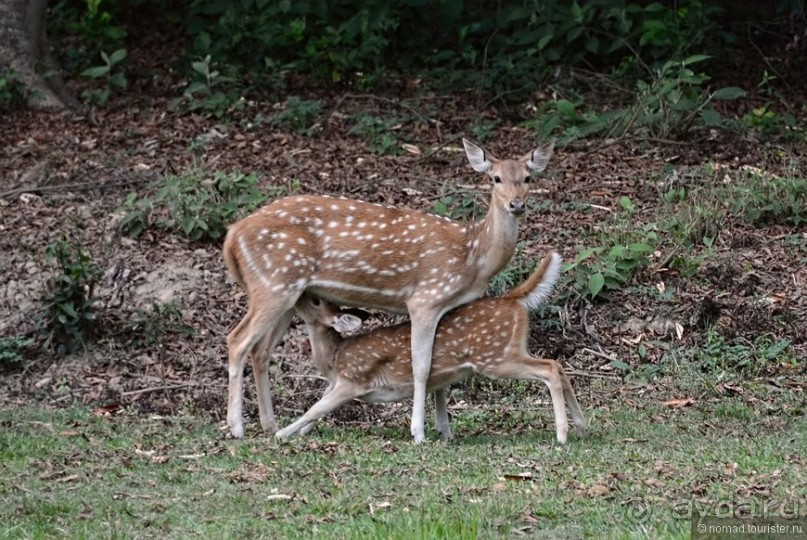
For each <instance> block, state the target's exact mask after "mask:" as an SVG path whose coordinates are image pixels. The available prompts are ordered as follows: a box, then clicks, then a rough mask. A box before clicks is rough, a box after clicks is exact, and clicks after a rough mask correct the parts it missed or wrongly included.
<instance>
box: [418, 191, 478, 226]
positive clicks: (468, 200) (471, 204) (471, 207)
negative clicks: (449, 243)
mask: <svg viewBox="0 0 807 540" xmlns="http://www.w3.org/2000/svg"><path fill="white" fill-rule="evenodd" d="M430 212H432V213H434V214H437V215H438V216H445V217H449V218H451V219H455V220H459V221H468V220H471V219H475V218H476V217H478V216H480V215H482V213H483V207H481V206H479V205H478V204H477V201H476V194H475V193H474V192H473V191H470V190H468V189H465V188H451V189H446V188H445V187H443V188H441V195H440V198H439V199H437V201H435V203H434V204H433V205H432V207H431V209H430Z"/></svg>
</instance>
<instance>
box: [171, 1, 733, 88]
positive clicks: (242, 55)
mask: <svg viewBox="0 0 807 540" xmlns="http://www.w3.org/2000/svg"><path fill="white" fill-rule="evenodd" d="M721 15H722V12H721V9H720V8H718V7H714V6H712V5H708V6H704V3H703V2H701V1H700V0H683V1H681V2H678V3H676V7H675V8H674V9H671V8H667V7H664V6H662V5H661V4H658V3H651V4H639V3H626V2H616V3H614V2H602V1H601V0H585V1H580V2H578V1H575V2H572V3H569V2H565V1H562V0H548V1H547V0H542V1H538V0H530V1H527V2H516V1H505V2H499V3H495V4H490V3H479V2H476V3H474V2H463V1H462V0H444V1H441V2H436V3H432V4H430V5H429V6H428V7H426V6H425V5H424V4H423V3H421V2H412V1H409V0H397V1H392V2H382V1H379V0H371V1H369V2H356V1H355V0H336V1H331V2H325V1H323V0H299V1H295V2H262V1H257V0H244V1H241V2H225V1H224V0H194V1H193V2H192V3H191V13H190V17H189V18H188V20H189V23H188V27H187V29H188V32H189V33H190V34H191V35H192V36H193V37H194V39H195V42H194V47H193V51H192V55H193V56H195V57H205V56H208V55H210V56H211V57H212V59H213V61H214V62H217V63H221V64H222V65H228V66H232V67H233V69H234V73H237V74H238V75H236V76H237V77H238V78H240V79H242V80H244V81H250V84H255V85H258V86H262V85H263V86H266V85H270V86H271V85H274V84H276V83H277V81H278V79H279V78H280V77H282V75H281V74H282V73H291V72H294V73H299V74H305V75H306V76H308V77H311V78H313V79H314V80H316V81H322V82H342V81H360V82H361V81H365V82H367V81H381V80H382V79H384V78H385V77H381V76H380V75H381V74H385V73H389V72H398V73H404V74H418V73H424V74H428V77H425V78H424V80H428V81H430V84H435V85H446V84H447V85H451V86H453V87H457V86H462V87H475V88H479V89H484V90H487V91H493V92H502V91H512V90H519V91H529V90H531V89H533V88H535V87H536V85H537V84H538V83H539V82H540V81H541V80H542V79H544V77H546V76H547V75H548V74H549V73H551V71H552V70H553V68H555V67H556V66H559V65H564V66H575V65H580V64H589V65H590V64H594V65H597V66H598V67H603V66H608V65H619V63H620V62H621V60H622V58H623V57H624V56H625V55H626V54H628V53H629V52H630V54H633V52H631V51H635V52H636V53H637V54H638V55H639V56H640V57H641V58H643V59H644V60H645V61H646V62H647V63H648V64H652V63H655V62H658V61H660V60H662V59H666V58H673V57H675V56H676V55H683V54H685V51H686V50H687V49H690V50H692V49H694V50H707V51H709V50H716V48H717V46H718V45H720V44H723V43H725V41H727V40H729V39H731V37H732V36H731V35H730V34H728V33H726V32H723V31H720V29H719V28H718V27H717V22H718V21H720V20H721V18H720V17H721ZM434 21H440V24H434ZM386 79H389V77H386Z"/></svg>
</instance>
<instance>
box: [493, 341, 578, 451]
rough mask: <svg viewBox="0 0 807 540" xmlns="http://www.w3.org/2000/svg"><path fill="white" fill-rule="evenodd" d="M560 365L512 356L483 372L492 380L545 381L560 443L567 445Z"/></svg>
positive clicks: (567, 425)
mask: <svg viewBox="0 0 807 540" xmlns="http://www.w3.org/2000/svg"><path fill="white" fill-rule="evenodd" d="M562 369H563V368H561V366H560V364H558V363H557V362H555V361H554V360H544V359H539V358H534V357H532V356H526V355H524V356H511V357H508V358H505V359H504V361H503V362H498V363H491V364H489V365H488V366H487V367H486V368H485V369H483V370H482V371H481V374H482V375H484V376H485V377H490V378H492V379H526V380H533V381H535V380H538V381H543V382H544V384H546V386H547V387H548V388H549V394H550V395H551V396H552V409H553V410H554V412H555V430H556V434H557V439H558V442H559V443H561V444H565V443H566V439H567V436H568V434H569V420H568V419H567V417H566V405H565V402H564V401H563V386H562V383H561V378H560V375H559V372H560V371H562Z"/></svg>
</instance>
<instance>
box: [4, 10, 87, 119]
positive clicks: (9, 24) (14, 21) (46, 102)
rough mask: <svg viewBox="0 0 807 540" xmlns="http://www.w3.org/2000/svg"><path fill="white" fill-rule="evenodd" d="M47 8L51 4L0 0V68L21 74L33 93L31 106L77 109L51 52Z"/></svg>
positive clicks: (30, 100) (21, 77) (20, 76)
mask: <svg viewBox="0 0 807 540" xmlns="http://www.w3.org/2000/svg"><path fill="white" fill-rule="evenodd" d="M47 6H48V0H0V67H11V68H12V69H14V71H15V72H17V74H18V76H19V78H20V80H22V82H23V83H24V84H25V86H26V87H27V88H28V90H29V91H30V92H31V97H30V98H29V103H28V104H29V106H31V107H37V108H40V107H50V108H53V107H55V108H65V107H74V106H76V105H77V103H76V101H75V100H74V99H73V97H72V96H71V95H70V93H69V92H68V91H67V89H66V88H65V86H64V82H63V81H62V78H61V76H60V75H59V70H58V67H57V66H55V65H54V63H53V61H52V59H51V56H50V53H49V50H48V42H47V38H46V36H45V11H46V9H47Z"/></svg>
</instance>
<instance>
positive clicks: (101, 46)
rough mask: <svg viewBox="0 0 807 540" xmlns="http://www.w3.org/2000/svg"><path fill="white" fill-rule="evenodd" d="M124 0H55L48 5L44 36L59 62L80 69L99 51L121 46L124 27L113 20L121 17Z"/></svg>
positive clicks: (85, 66)
mask: <svg viewBox="0 0 807 540" xmlns="http://www.w3.org/2000/svg"><path fill="white" fill-rule="evenodd" d="M125 7H126V3H125V2H117V1H110V0H59V1H58V2H55V3H53V4H52V5H51V6H50V7H49V8H48V21H47V25H48V29H47V33H48V36H49V37H50V38H51V42H52V43H53V44H54V50H55V53H56V56H57V60H58V62H59V65H60V66H61V67H63V68H64V69H66V70H67V71H69V72H74V73H77V72H80V71H82V70H84V69H86V68H88V67H89V66H90V62H92V59H94V58H98V56H99V55H100V54H101V53H102V52H103V51H117V50H119V49H122V48H123V46H124V39H125V38H126V31H125V30H124V29H123V27H122V26H119V25H116V24H114V21H116V20H124V18H125V16H124V14H123V13H121V12H122V10H123V9H124V8H125Z"/></svg>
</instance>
